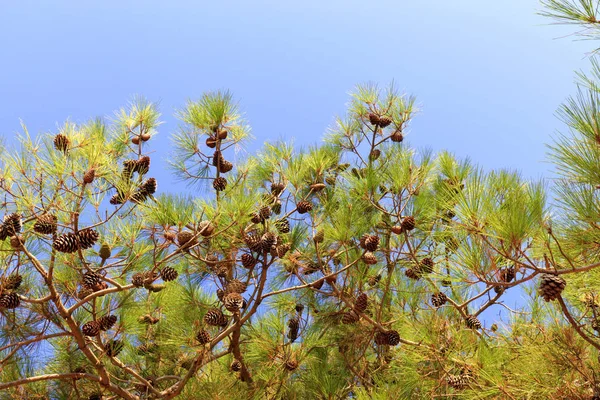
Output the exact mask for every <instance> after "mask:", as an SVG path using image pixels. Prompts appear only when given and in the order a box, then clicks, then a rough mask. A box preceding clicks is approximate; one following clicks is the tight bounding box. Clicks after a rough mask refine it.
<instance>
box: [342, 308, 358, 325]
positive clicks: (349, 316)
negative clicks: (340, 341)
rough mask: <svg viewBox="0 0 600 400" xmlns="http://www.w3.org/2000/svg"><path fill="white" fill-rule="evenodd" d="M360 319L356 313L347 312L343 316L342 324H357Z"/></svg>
mask: <svg viewBox="0 0 600 400" xmlns="http://www.w3.org/2000/svg"><path fill="white" fill-rule="evenodd" d="M359 319H360V317H359V316H358V314H357V313H355V312H354V311H349V312H345V313H343V314H342V324H355V323H357V322H358V320H359Z"/></svg>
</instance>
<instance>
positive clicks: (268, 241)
mask: <svg viewBox="0 0 600 400" xmlns="http://www.w3.org/2000/svg"><path fill="white" fill-rule="evenodd" d="M275 243H277V236H275V234H274V233H273V232H266V233H265V234H264V235H262V237H261V238H260V246H261V249H262V250H263V251H270V250H271V247H272V246H273V245H274V244H275Z"/></svg>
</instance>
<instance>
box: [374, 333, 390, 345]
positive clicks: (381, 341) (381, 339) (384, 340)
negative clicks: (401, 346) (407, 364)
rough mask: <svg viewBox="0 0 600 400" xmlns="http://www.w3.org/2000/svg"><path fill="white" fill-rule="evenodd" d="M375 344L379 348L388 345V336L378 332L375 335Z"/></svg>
mask: <svg viewBox="0 0 600 400" xmlns="http://www.w3.org/2000/svg"><path fill="white" fill-rule="evenodd" d="M374 339H375V344H377V345H378V346H384V345H387V344H388V336H387V334H386V333H385V332H383V331H378V332H377V333H375V338H374Z"/></svg>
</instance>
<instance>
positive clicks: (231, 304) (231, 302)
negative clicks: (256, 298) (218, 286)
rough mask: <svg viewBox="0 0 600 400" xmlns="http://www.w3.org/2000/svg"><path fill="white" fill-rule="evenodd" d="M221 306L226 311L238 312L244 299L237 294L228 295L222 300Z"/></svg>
mask: <svg viewBox="0 0 600 400" xmlns="http://www.w3.org/2000/svg"><path fill="white" fill-rule="evenodd" d="M223 305H224V306H225V308H226V309H227V311H231V312H235V311H238V310H239V309H240V308H242V306H243V305H244V298H243V297H242V295H241V294H239V293H229V294H226V295H225V297H224V298H223Z"/></svg>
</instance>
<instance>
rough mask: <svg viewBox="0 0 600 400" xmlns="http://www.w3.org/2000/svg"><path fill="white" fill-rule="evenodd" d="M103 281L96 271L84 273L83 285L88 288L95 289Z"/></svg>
mask: <svg viewBox="0 0 600 400" xmlns="http://www.w3.org/2000/svg"><path fill="white" fill-rule="evenodd" d="M100 282H102V277H101V276H100V274H97V273H96V272H87V273H85V274H84V275H83V286H84V287H86V288H88V289H92V290H93V289H94V287H96V286H98V285H99V284H100Z"/></svg>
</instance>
